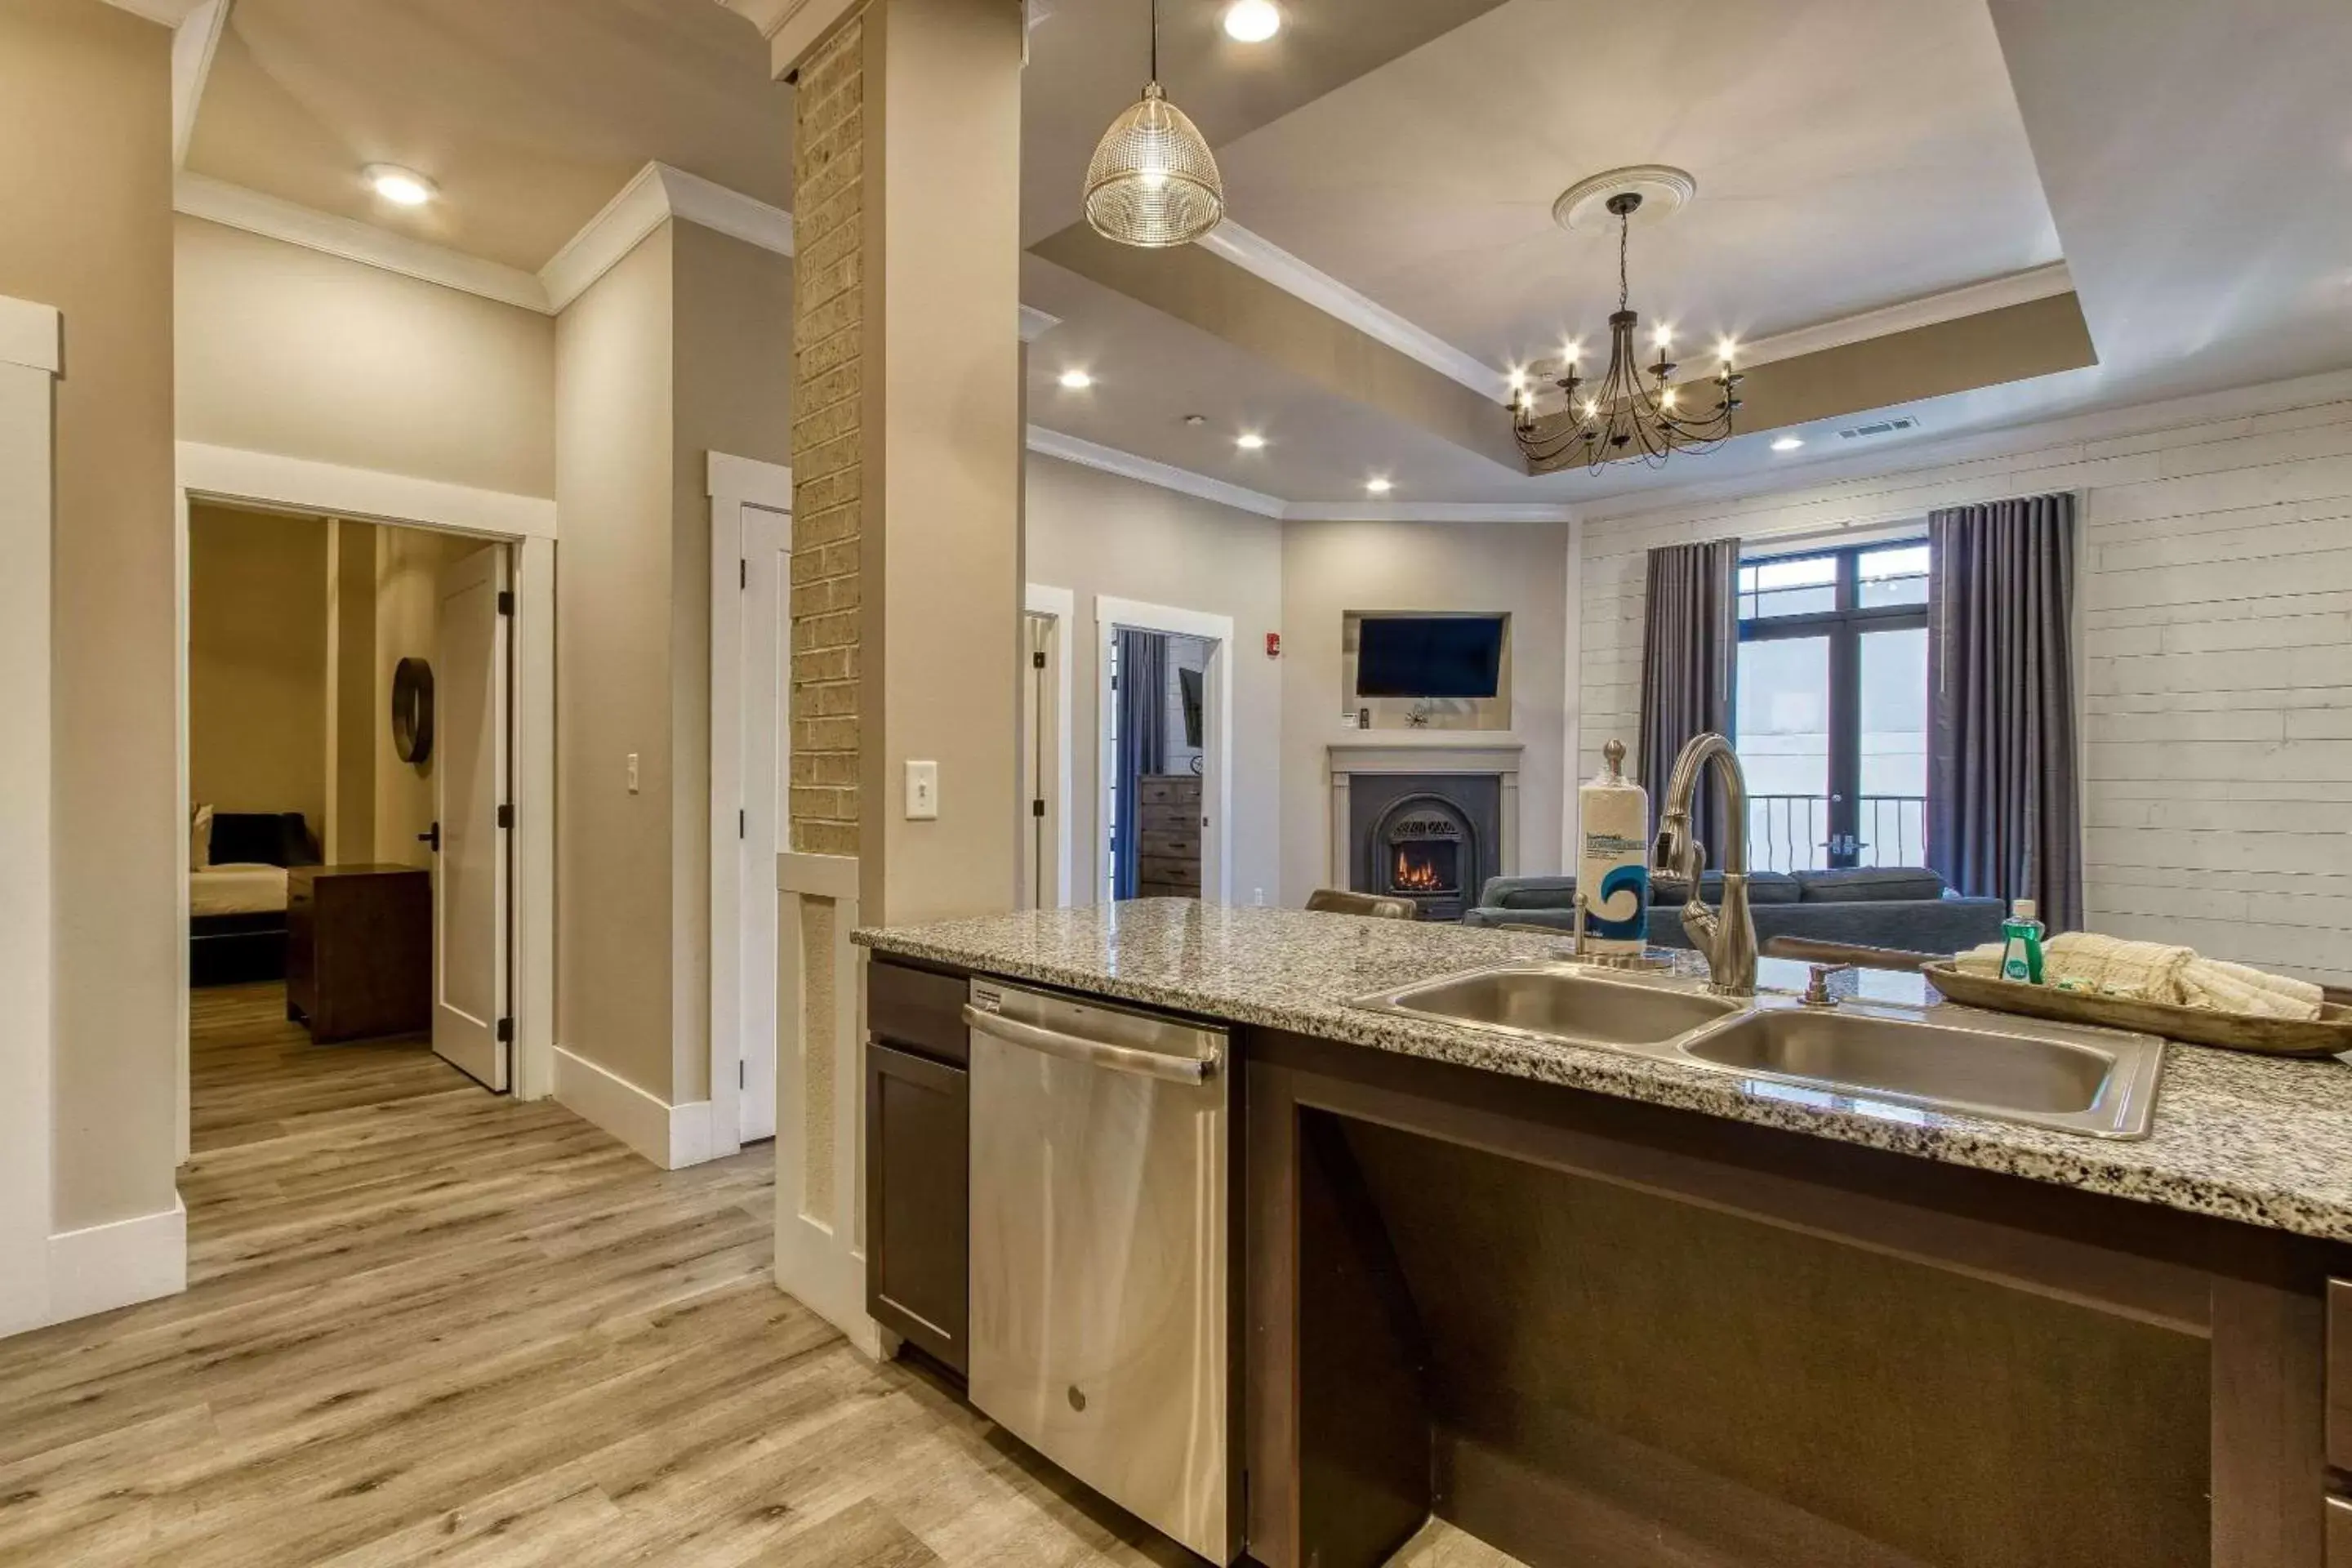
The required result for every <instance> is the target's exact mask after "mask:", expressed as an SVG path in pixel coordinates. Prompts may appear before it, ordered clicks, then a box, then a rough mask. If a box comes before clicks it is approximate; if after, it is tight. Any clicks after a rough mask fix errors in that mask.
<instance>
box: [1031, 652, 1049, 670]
mask: <svg viewBox="0 0 2352 1568" xmlns="http://www.w3.org/2000/svg"><path fill="white" fill-rule="evenodd" d="M1029 668H1032V669H1043V668H1045V649H1044V648H1042V647H1041V648H1033V649H1031V650H1030V654H1029Z"/></svg>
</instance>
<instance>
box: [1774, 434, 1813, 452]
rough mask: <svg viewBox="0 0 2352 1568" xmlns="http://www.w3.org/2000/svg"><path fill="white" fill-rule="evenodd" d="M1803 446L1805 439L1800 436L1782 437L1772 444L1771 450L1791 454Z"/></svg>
mask: <svg viewBox="0 0 2352 1568" xmlns="http://www.w3.org/2000/svg"><path fill="white" fill-rule="evenodd" d="M1804 444H1805V438H1804V437H1802V436H1783V437H1780V439H1779V440H1777V441H1775V442H1773V443H1772V450H1774V451H1776V452H1793V451H1795V450H1796V449H1797V448H1798V447H1801V446H1803V445H1804Z"/></svg>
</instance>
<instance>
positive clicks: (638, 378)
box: [555, 224, 676, 1100]
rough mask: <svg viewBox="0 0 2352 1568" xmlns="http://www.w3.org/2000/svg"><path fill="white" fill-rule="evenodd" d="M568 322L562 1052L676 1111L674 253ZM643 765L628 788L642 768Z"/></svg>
mask: <svg viewBox="0 0 2352 1568" xmlns="http://www.w3.org/2000/svg"><path fill="white" fill-rule="evenodd" d="M669 232H670V231H669V226H668V225H667V224H666V225H664V226H662V227H661V228H659V229H657V230H656V231H655V232H654V233H653V234H652V235H651V236H649V237H646V239H645V240H644V241H643V242H642V243H641V244H639V245H638V246H637V247H636V248H635V250H633V251H631V252H630V253H629V254H628V255H627V256H625V257H624V258H622V259H621V261H620V264H619V265H618V266H616V267H614V268H613V269H612V270H611V271H610V272H607V273H606V274H604V277H603V278H601V279H597V280H596V282H595V283H594V284H593V285H591V286H590V288H589V289H588V291H587V292H586V293H584V294H583V295H581V296H580V298H579V299H578V300H574V301H573V302H572V305H571V307H570V308H569V309H568V310H565V311H564V312H563V314H562V317H560V318H559V319H558V320H557V322H556V405H555V416H556V489H555V502H556V511H557V515H558V516H559V517H561V518H562V530H563V542H562V547H561V550H562V563H561V569H560V570H559V571H558V573H557V574H556V620H555V628H556V632H555V635H556V651H555V659H556V719H555V735H556V785H555V788H556V849H555V861H556V867H555V875H556V966H555V967H556V1036H555V1038H556V1043H557V1044H558V1045H560V1046H562V1047H563V1048H564V1049H566V1050H568V1051H571V1052H572V1053H574V1054H575V1055H577V1056H580V1057H583V1058H586V1059H588V1060H590V1061H593V1062H594V1063H596V1064H597V1065H598V1066H599V1067H602V1068H605V1069H606V1070H607V1071H610V1072H613V1073H616V1074H618V1075H620V1076H621V1077H622V1078H624V1079H627V1080H628V1081H629V1082H631V1083H633V1084H635V1085H636V1086H637V1087H638V1088H640V1089H644V1090H646V1092H647V1093H649V1094H652V1095H655V1096H656V1097H657V1098H660V1099H662V1100H671V1099H672V1094H671V1088H672V1062H671V1049H670V1029H671V1020H670V984H671V978H670V916H671V908H672V905H671V899H672V894H671V888H670V837H671V835H670V821H671V801H672V780H671V768H672V765H673V764H672V759H671V750H670V662H671V658H672V656H673V650H672V647H671V642H670V580H671V573H672V554H673V549H674V546H673V542H672V539H671V533H672V511H673V508H674V505H675V497H674V493H673V490H672V488H671V480H672V466H673V463H674V461H675V458H676V454H675V452H674V450H673V448H672V446H671V436H670V427H671V382H670V368H671V342H670V287H671V250H670V243H669ZM632 753H634V754H635V757H636V759H637V770H638V772H637V777H638V787H637V791H636V793H635V794H631V793H630V792H629V790H628V788H627V778H626V762H625V759H626V758H627V757H628V756H629V755H631V754H632Z"/></svg>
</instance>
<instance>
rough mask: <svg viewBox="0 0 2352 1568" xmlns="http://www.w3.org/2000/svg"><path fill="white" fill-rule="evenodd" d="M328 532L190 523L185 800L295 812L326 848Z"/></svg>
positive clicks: (205, 516)
mask: <svg viewBox="0 0 2352 1568" xmlns="http://www.w3.org/2000/svg"><path fill="white" fill-rule="evenodd" d="M328 532H329V530H328V527H327V525H325V524H323V523H321V522H320V521H319V520H318V519H317V518H312V517H285V516H278V515H273V514H270V513H265V512H251V511H237V510H231V509H229V508H226V507H210V506H199V507H196V508H194V510H193V511H192V512H191V514H190V516H189V519H188V793H189V796H190V798H191V799H192V800H193V801H194V803H196V804H198V805H210V806H212V807H214V808H215V809H216V810H219V811H299V812H300V813H301V814H302V820H303V821H304V822H305V823H306V824H308V825H309V827H310V834H311V837H313V838H315V839H317V840H318V841H319V842H320V844H321V845H323V844H324V843H325V834H326V821H327V761H328V754H327V608H328V597H329V583H328V576H327V539H328Z"/></svg>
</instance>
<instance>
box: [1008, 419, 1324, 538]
mask: <svg viewBox="0 0 2352 1568" xmlns="http://www.w3.org/2000/svg"><path fill="white" fill-rule="evenodd" d="M1029 449H1030V450H1031V451H1033V452H1035V453H1038V454H1039V455H1041V456H1043V457H1047V458H1061V459H1062V461H1064V462H1066V463H1076V464H1077V465H1079V466H1080V467H1081V468H1096V469H1099V470H1100V471H1102V472H1103V473H1106V474H1117V475H1118V476H1120V477H1121V478H1123V479H1140V480H1141V481H1142V482H1143V483H1145V484H1147V485H1157V486H1158V487H1159V488H1160V489H1163V490H1174V491H1176V492H1177V493H1178V494H1180V495H1188V496H1197V497H1199V498H1200V499H1201V500H1213V501H1215V502H1216V503H1217V504H1218V505H1220V506H1229V507H1233V508H1234V509H1236V510H1241V511H1249V512H1255V513H1256V514H1257V515H1258V516H1260V517H1270V518H1276V519H1278V518H1280V517H1281V516H1282V508H1283V503H1282V501H1281V500H1279V499H1278V498H1276V497H1274V496H1270V495H1266V494H1265V493H1264V492H1263V491H1259V490H1253V489H1244V488H1243V487H1242V486H1240V485H1234V484H1227V483H1226V482H1225V481H1224V480H1223V479H1211V478H1210V477H1209V476H1208V475H1206V474H1196V473H1194V472H1193V471H1192V469H1190V468H1177V467H1176V466H1175V465H1174V464H1172V463H1161V462H1155V461H1154V460H1152V459H1151V458H1139V457H1137V456H1136V455H1135V454H1134V453H1132V452H1122V451H1120V450H1119V449H1118V447H1104V446H1098V445H1097V444H1096V443H1095V442H1092V441H1082V440H1080V439H1079V438H1078V437H1076V436H1065V435H1063V434H1062V433H1061V432H1060V431H1058V430H1048V429H1046V428H1045V426H1042V425H1032V426H1029Z"/></svg>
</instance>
